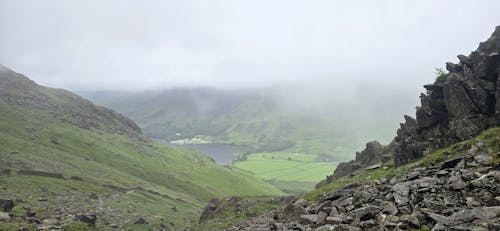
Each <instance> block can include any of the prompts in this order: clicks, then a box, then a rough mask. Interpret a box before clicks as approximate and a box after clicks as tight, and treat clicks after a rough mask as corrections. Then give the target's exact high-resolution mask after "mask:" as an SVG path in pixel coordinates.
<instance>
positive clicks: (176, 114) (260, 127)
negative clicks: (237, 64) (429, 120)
mask: <svg viewBox="0 0 500 231" xmlns="http://www.w3.org/2000/svg"><path fill="white" fill-rule="evenodd" d="M81 94H82V95H85V96H86V97H89V98H91V99H93V100H94V101H96V102H98V103H99V104H102V105H105V106H107V107H110V108H113V109H115V110H117V111H119V112H121V113H124V114H126V115H127V116H130V117H131V118H132V119H134V120H135V121H137V122H138V124H139V125H140V126H141V128H142V129H143V130H144V132H145V134H146V135H148V136H150V137H154V138H159V139H164V140H167V141H171V140H178V139H185V138H194V137H196V136H200V135H201V136H209V137H212V138H214V139H216V141H217V142H223V143H231V144H239V145H246V146H250V147H253V148H255V149H256V150H261V151H278V150H287V149H288V150H293V151H296V152H305V153H316V154H327V155H330V156H333V157H335V158H336V159H339V160H340V159H349V158H352V155H353V153H355V151H356V150H360V149H361V148H362V147H363V144H364V143H365V142H366V141H368V139H370V138H371V137H374V136H376V137H379V138H380V139H381V140H382V141H383V142H386V143H388V142H389V141H390V140H391V139H392V138H393V137H392V136H393V130H394V129H395V126H396V125H397V124H398V122H399V121H400V120H401V116H402V114H403V113H404V112H405V111H411V110H412V109H413V106H410V105H414V100H413V99H410V98H405V97H404V96H405V94H404V93H403V92H398V91H395V92H381V91H380V90H378V89H374V88H372V87H368V86H367V87H366V89H359V91H358V92H357V93H356V95H354V96H353V95H351V93H349V94H348V95H346V96H345V98H339V97H338V95H341V94H339V93H337V92H331V93H328V92H324V91H311V90H308V89H304V88H298V87H297V88H277V87H276V88H263V89H242V90H223V89H214V88H174V89H170V90H165V91H150V92H136V93H130V92H81ZM373 96H376V97H373Z"/></svg>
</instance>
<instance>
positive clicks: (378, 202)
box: [227, 142, 500, 231]
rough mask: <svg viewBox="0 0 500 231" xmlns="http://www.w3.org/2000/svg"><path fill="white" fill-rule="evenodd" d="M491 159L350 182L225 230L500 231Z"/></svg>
mask: <svg viewBox="0 0 500 231" xmlns="http://www.w3.org/2000/svg"><path fill="white" fill-rule="evenodd" d="M481 145H482V144H481V142H479V143H478V144H476V145H475V146H474V149H473V150H471V152H470V153H473V152H477V150H478V146H481ZM496 155H497V156H498V155H500V153H498V154H496ZM492 159H493V158H492V156H491V155H484V154H477V153H474V154H467V155H464V156H462V157H455V158H451V159H448V160H446V161H444V162H441V163H439V164H436V165H432V166H428V167H425V168H415V169H412V170H411V171H409V172H408V173H407V174H404V175H402V176H400V177H397V178H396V177H394V178H392V179H385V178H384V179H379V180H376V181H373V182H369V183H353V184H349V185H346V186H344V187H343V188H341V189H339V190H335V191H332V192H328V193H326V194H325V195H324V196H323V197H322V198H321V200H320V201H319V202H314V203H308V202H306V201H304V200H303V199H299V200H297V201H295V202H294V203H292V204H290V205H288V206H286V207H285V208H284V209H282V210H279V211H275V212H273V213H270V214H267V215H264V216H260V217H256V218H253V219H251V220H248V221H245V222H243V223H239V224H236V225H234V226H232V227H230V228H228V229H227V230H332V229H333V230H335V231H342V230H500V187H498V186H499V185H500V167H499V165H498V164H496V165H495V164H492Z"/></svg>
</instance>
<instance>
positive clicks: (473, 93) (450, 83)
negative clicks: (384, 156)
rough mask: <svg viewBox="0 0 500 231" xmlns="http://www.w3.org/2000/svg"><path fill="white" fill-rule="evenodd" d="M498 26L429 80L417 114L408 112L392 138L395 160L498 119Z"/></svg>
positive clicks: (403, 160) (469, 133)
mask: <svg viewBox="0 0 500 231" xmlns="http://www.w3.org/2000/svg"><path fill="white" fill-rule="evenodd" d="M499 44H500V26H498V27H497V28H496V29H495V32H494V33H493V34H492V36H491V38H490V39H488V40H487V41H486V42H483V43H481V44H480V45H479V48H478V49H477V50H476V51H474V52H472V53H471V54H470V55H469V56H465V55H459V56H458V59H459V60H460V62H459V63H458V64H454V63H447V64H446V69H447V70H448V73H447V74H445V75H443V76H441V77H440V78H438V79H437V80H436V82H435V83H433V84H429V85H425V86H424V87H425V89H426V90H427V93H426V94H422V95H421V96H420V101H421V106H420V107H417V111H416V120H414V119H410V118H405V119H406V122H405V123H403V124H401V128H400V129H399V130H398V132H397V136H396V138H394V141H393V143H392V144H391V145H392V146H393V147H394V150H393V151H394V162H395V164H396V165H401V164H404V163H407V162H408V161H410V160H413V159H415V158H418V157H421V156H422V155H424V153H425V150H426V149H427V148H440V147H445V146H448V145H450V144H452V143H456V142H459V141H463V140H466V139H469V138H471V137H473V136H475V135H477V134H479V133H480V132H481V131H484V130H486V129H487V128H489V127H493V126H497V125H499V124H500V109H499V107H500V104H499V102H500V85H499V81H500V78H499V74H500V54H499V53H500V45H499Z"/></svg>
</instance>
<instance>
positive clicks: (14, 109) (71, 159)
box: [0, 68, 282, 230]
mask: <svg viewBox="0 0 500 231" xmlns="http://www.w3.org/2000/svg"><path fill="white" fill-rule="evenodd" d="M0 169H1V170H2V172H3V173H4V174H2V175H0V185H1V186H2V190H0V198H12V199H15V201H16V204H18V205H19V206H17V207H15V208H17V210H16V211H20V210H23V209H24V210H25V209H26V207H27V208H29V209H30V210H32V211H35V212H36V214H37V215H36V217H35V219H37V220H38V221H40V223H41V224H37V222H33V223H32V224H29V223H30V222H28V220H26V219H25V217H24V215H19V216H14V217H13V218H12V219H11V221H10V222H9V223H2V224H1V225H0V229H2V228H3V229H7V230H9V229H10V228H12V227H19V228H21V227H23V226H42V225H56V226H57V225H58V224H59V226H63V225H65V224H68V223H70V222H72V221H73V218H74V217H75V216H77V215H78V214H93V213H95V214H97V226H98V227H100V229H106V227H109V225H110V224H111V226H114V225H113V224H118V226H120V227H125V226H123V225H125V224H127V223H133V221H134V220H135V219H137V218H138V217H143V218H145V219H146V220H148V222H149V223H150V224H151V226H153V227H159V226H160V225H162V226H163V225H165V226H168V227H170V228H173V227H177V228H179V227H184V226H190V225H191V223H192V222H194V221H195V220H196V218H197V217H198V215H199V212H200V209H201V208H202V207H203V206H204V205H206V204H207V203H208V202H209V200H210V199H211V198H213V197H224V196H231V195H246V196H257V195H281V194H282V193H281V192H280V191H279V190H278V189H276V188H275V187H273V186H271V185H269V184H266V183H264V182H262V181H260V180H258V179H256V178H254V177H253V176H251V175H250V174H247V173H245V172H243V171H240V170H238V169H234V168H231V167H222V166H218V165H216V164H215V163H213V161H212V160H211V159H209V158H207V157H205V156H204V155H202V154H200V153H198V152H195V151H193V150H188V149H181V148H174V147H168V146H165V145H161V144H157V143H152V142H150V141H148V140H147V139H146V138H145V137H144V136H143V135H142V133H141V131H140V129H139V128H138V127H137V126H136V125H135V123H134V122H132V121H131V120H129V119H127V118H126V117H124V116H121V115H120V114H118V113H115V112H113V111H111V110H108V109H106V108H103V107H99V106H95V105H93V104H92V103H91V102H90V101H87V100H85V99H83V98H81V97H79V96H77V95H74V94H72V93H70V92H68V91H65V90H59V89H51V88H46V87H42V86H39V85H37V84H35V83H34V82H33V81H31V80H29V79H28V78H26V77H24V76H23V75H20V74H17V73H15V72H12V71H10V70H8V69H6V68H2V69H0ZM19 170H21V171H20V172H19ZM23 170H30V171H41V172H52V173H54V172H55V173H60V174H62V175H63V176H64V179H62V178H60V177H57V176H56V177H54V176H52V177H47V176H32V175H33V174H35V175H36V172H28V175H23V174H22V173H26V171H23ZM71 176H73V178H72V179H69V178H70V177H71ZM82 179H83V180H82ZM94 194H95V196H92V195H94ZM89 196H90V197H89ZM39 198H43V199H39ZM22 206H24V207H25V208H22ZM14 215H15V214H14ZM47 219H48V220H49V222H47V223H48V224H46V223H44V222H43V220H47ZM51 220H56V221H57V222H53V223H51V222H50V221H51ZM9 227H10V228H9Z"/></svg>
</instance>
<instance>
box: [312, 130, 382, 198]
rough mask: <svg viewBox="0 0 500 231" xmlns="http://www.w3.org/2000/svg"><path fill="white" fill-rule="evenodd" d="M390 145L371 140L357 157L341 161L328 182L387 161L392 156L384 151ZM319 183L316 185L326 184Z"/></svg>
mask: <svg viewBox="0 0 500 231" xmlns="http://www.w3.org/2000/svg"><path fill="white" fill-rule="evenodd" d="M389 148H390V147H384V146H383V145H381V144H380V143H379V142H378V141H376V140H375V141H371V142H368V143H367V144H366V148H365V149H364V150H363V151H361V152H357V153H356V158H355V159H354V160H351V161H349V162H343V163H340V164H339V165H338V166H337V168H336V169H335V172H334V174H333V176H330V177H328V179H327V180H326V183H330V182H331V181H332V180H334V179H338V178H340V177H343V176H347V175H349V174H351V173H352V172H354V171H356V170H360V169H363V168H366V167H369V166H376V165H377V164H379V163H381V162H385V161H387V160H389V159H390V158H391V156H386V155H384V153H387V152H388V151H387V150H388V149H389ZM324 183H325V182H323V183H319V184H318V185H316V187H317V188H318V187H320V186H322V185H323V184H324Z"/></svg>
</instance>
